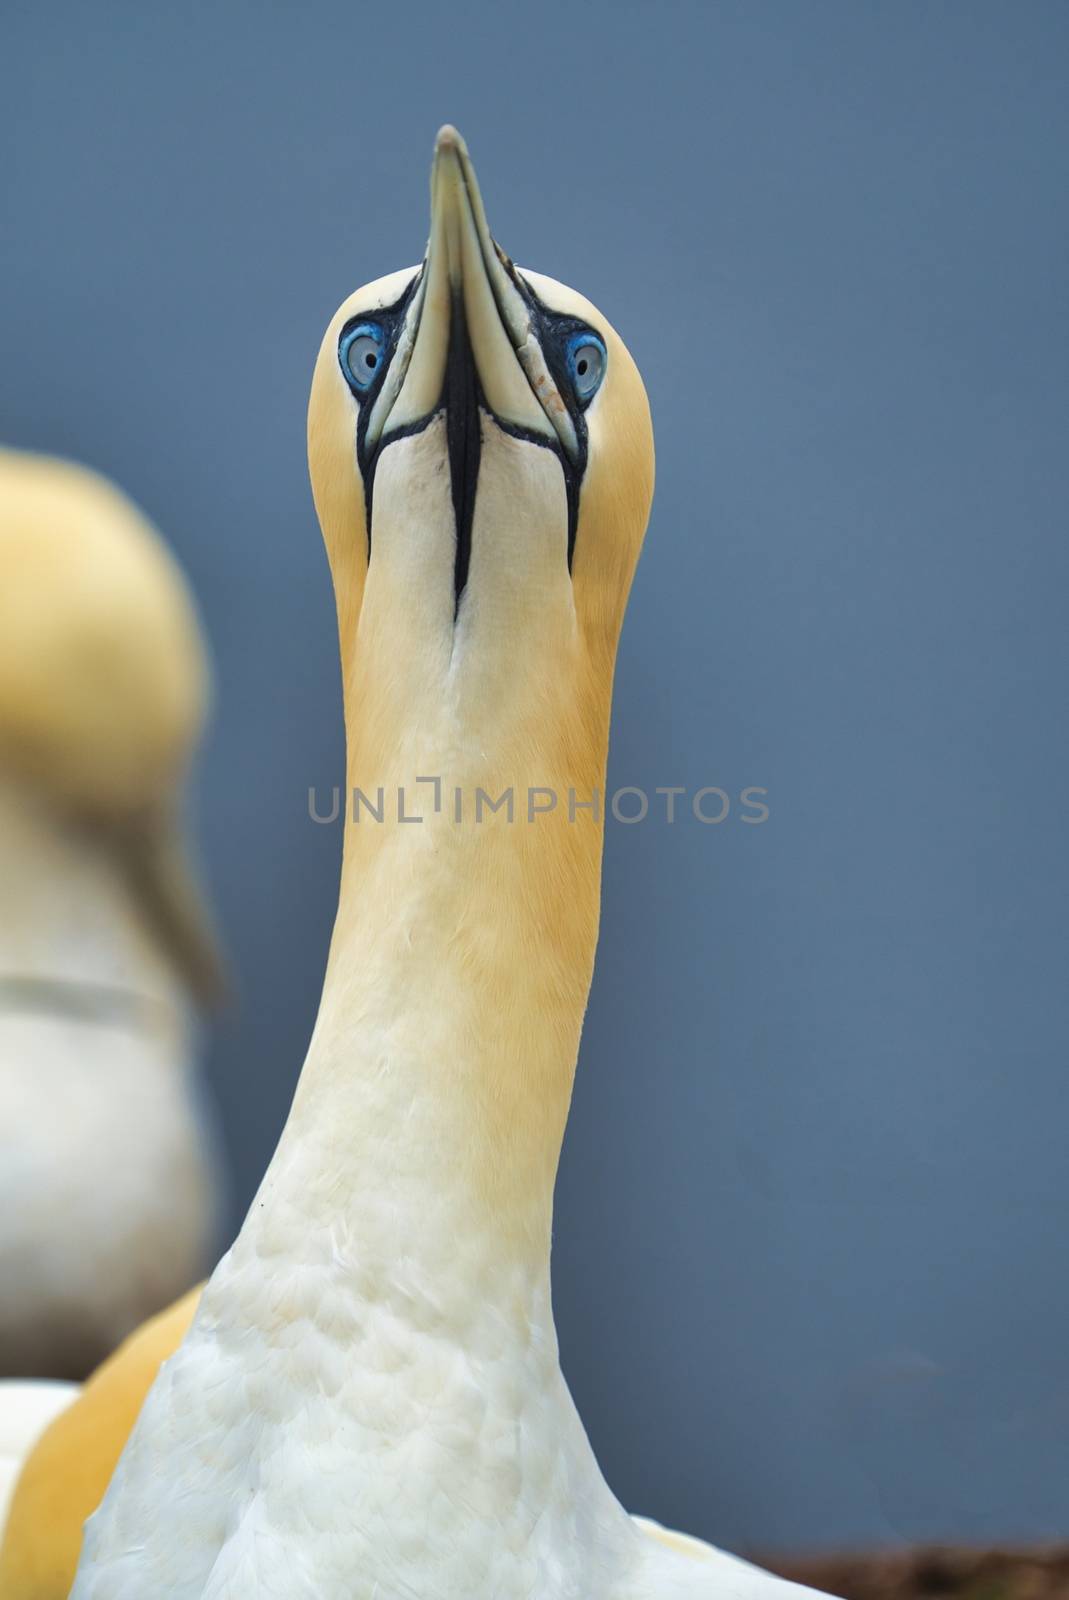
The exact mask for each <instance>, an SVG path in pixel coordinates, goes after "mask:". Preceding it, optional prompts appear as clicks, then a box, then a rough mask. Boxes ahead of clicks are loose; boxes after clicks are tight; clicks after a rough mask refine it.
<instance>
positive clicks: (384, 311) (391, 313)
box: [338, 267, 424, 561]
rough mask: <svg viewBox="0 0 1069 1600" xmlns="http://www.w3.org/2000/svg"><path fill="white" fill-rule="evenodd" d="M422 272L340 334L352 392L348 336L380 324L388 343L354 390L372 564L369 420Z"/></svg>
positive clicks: (358, 455)
mask: <svg viewBox="0 0 1069 1600" xmlns="http://www.w3.org/2000/svg"><path fill="white" fill-rule="evenodd" d="M423 273H424V268H423V267H421V268H420V269H419V271H418V272H417V273H416V274H415V276H414V277H413V279H412V281H411V283H410V284H409V285H408V288H407V289H406V290H405V292H404V294H403V295H402V296H401V298H400V299H399V300H395V301H394V303H393V305H392V306H383V307H381V308H380V309H379V310H377V311H363V312H360V313H358V315H356V316H355V317H350V318H349V320H348V322H347V323H346V324H345V326H344V327H343V328H342V330H341V333H340V334H339V335H338V364H339V366H340V367H341V370H342V377H343V378H344V379H345V381H346V383H348V384H349V387H350V389H352V383H351V382H350V377H349V373H348V372H347V371H346V370H345V363H344V361H342V359H341V351H342V346H343V345H344V343H345V337H346V335H347V334H348V333H349V332H350V331H351V330H352V329H353V328H355V327H357V326H358V325H359V324H360V323H362V322H377V323H378V324H379V325H380V326H381V327H382V329H383V331H384V332H385V335H386V342H385V344H384V345H383V348H382V357H381V360H380V361H379V364H378V368H377V370H376V372H375V376H374V378H373V379H372V380H371V383H370V384H369V386H368V387H367V388H366V389H363V390H361V391H360V392H359V393H357V392H356V390H353V393H354V395H355V397H356V399H357V401H358V402H359V404H358V407H357V413H356V461H357V466H358V467H359V469H360V476H361V478H362V479H363V482H364V521H365V523H366V525H367V547H368V560H369V561H370V559H371V494H372V490H373V488H374V484H375V462H376V460H377V459H378V451H377V450H374V451H372V452H371V454H370V455H369V454H368V451H367V445H366V438H367V425H368V422H369V421H370V418H371V412H372V410H373V408H374V405H375V401H376V399H377V398H378V394H379V390H380V389H381V388H382V385H383V383H384V382H385V381H386V374H387V373H388V372H389V370H390V366H391V364H392V362H393V358H394V355H395V354H396V351H397V340H398V338H399V337H400V333H401V329H402V328H403V327H404V325H405V315H406V313H407V311H408V307H409V304H410V302H411V300H412V296H413V295H414V294H415V292H416V290H417V288H418V287H419V284H420V281H421V279H422V277H423Z"/></svg>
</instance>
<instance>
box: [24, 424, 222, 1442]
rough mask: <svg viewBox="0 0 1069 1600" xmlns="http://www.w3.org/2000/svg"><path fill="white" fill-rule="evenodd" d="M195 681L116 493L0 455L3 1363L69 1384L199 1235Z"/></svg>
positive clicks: (174, 1271)
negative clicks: (188, 776)
mask: <svg viewBox="0 0 1069 1600" xmlns="http://www.w3.org/2000/svg"><path fill="white" fill-rule="evenodd" d="M207 688H208V677H207V668H206V662H205V655H204V648H203V644H202V641H201V637H200V632H199V628H198V624H197V621H196V617H195V615H194V611H193V606H192V603H191V599H190V595H189V592H188V589H187V587H186V584H185V582H184V580H183V578H182V576H181V574H180V573H179V571H178V569H177V567H176V566H175V564H174V562H173V560H172V559H171V557H170V555H169V554H168V552H167V551H166V550H165V548H164V546H163V544H162V542H161V541H160V539H159V537H158V536H157V534H156V533H155V531H154V530H153V529H152V528H150V527H149V525H148V524H147V523H146V522H145V520H144V518H143V517H142V516H141V515H140V514H139V513H138V512H137V511H136V510H135V508H134V507H133V506H132V505H131V503H130V502H129V501H128V500H127V499H126V498H125V497H124V496H123V495H121V494H120V493H119V492H118V491H117V490H116V489H114V488H113V487H112V486H111V485H110V484H108V483H106V482H105V481H104V480H103V479H101V478H100V477H98V476H97V475H96V474H94V473H91V472H89V471H86V470H85V469H84V468H81V467H77V466H74V465H71V464H69V463H66V462H60V461H56V460H50V459H48V458H46V457H43V456H31V455H23V454H20V453H17V452H14V451H7V450H3V451H0V1377H10V1376H11V1375H12V1374H29V1373H33V1374H44V1375H50V1376H53V1377H56V1376H63V1375H70V1376H82V1375H84V1373H86V1372H87V1371H89V1369H90V1368H91V1367H92V1366H93V1365H95V1363H96V1362H97V1361H99V1360H100V1358H101V1357H102V1356H103V1355H104V1354H106V1353H107V1351H109V1350H111V1349H113V1348H114V1346H115V1344H116V1342H117V1340H118V1339H120V1338H122V1336H123V1335H124V1334H125V1333H127V1332H128V1331H129V1329H130V1328H131V1327H133V1326H135V1325H136V1324H137V1323H138V1322H140V1321H141V1320H142V1319H143V1318H144V1317H145V1316H147V1315H149V1314H150V1313H151V1312H152V1311H154V1310H157V1309H158V1308H159V1307H160V1306H162V1305H165V1304H167V1303H168V1302H169V1301H170V1300H172V1299H173V1298H174V1296H175V1295H176V1294H177V1293H179V1292H180V1291H181V1290H182V1289H183V1288H187V1287H188V1286H189V1285H190V1284H191V1283H192V1282H194V1280H195V1279H196V1277H197V1276H198V1273H199V1272H200V1271H201V1270H203V1266H204V1264H205V1263H204V1256H205V1252H206V1250H209V1249H210V1247H211V1243H212V1235H213V1232H214V1222H215V1208H216V1190H215V1174H214V1170H213V1166H214V1163H213V1162H212V1160H211V1159H210V1156H209V1147H208V1146H207V1145H206V1142H205V1141H206V1134H207V1132H208V1130H207V1129H206V1127H205V1125H204V1120H203V1115H202V1108H201V1106H200V1103H199V1099H198V1094H197V1092H196V1086H195V1084H194V1082H193V1079H192V1076H191V1055H192V1048H193V1039H192V1024H193V1014H192V1013H193V1006H194V1002H197V1001H201V1000H204V999H206V998H207V997H208V996H210V995H211V994H213V993H214V991H215V989H216V986H217V981H218V968H217V964H216V956H215V950H214V945H213V940H212V935H211V932H210V928H209V925H208V922H207V919H206V916H205V913H204V911H203V909H202V906H201V902H200V899H199V891H198V889H197V887H196V883H195V880H194V878H193V875H192V873H191V869H190V867H189V865H188V864H187V862H186V859H185V852H184V847H183V841H182V836H181V828H180V822H179V816H178V809H179V802H180V786H181V783H182V780H183V778H184V775H185V769H186V765H187V762H188V758H189V756H190V753H191V750H192V748H193V745H194V744H195V742H196V739H197V736H198V734H199V731H200V728H201V724H202V721H203V716H204V710H205V702H206V695H207ZM5 1393H6V1396H7V1400H8V1402H9V1406H8V1413H7V1415H8V1426H7V1427H6V1428H5V1424H4V1420H3V1416H2V1414H0V1455H2V1454H3V1451H4V1448H5V1439H7V1440H8V1445H7V1447H8V1448H12V1444H11V1440H10V1437H9V1435H10V1434H11V1432H12V1429H11V1425H10V1416H11V1407H13V1406H15V1405H16V1400H15V1398H14V1397H13V1395H12V1392H11V1391H10V1390H7V1391H5ZM33 1404H34V1402H33V1398H32V1391H24V1392H21V1393H20V1394H19V1396H18V1400H17V1405H18V1407H19V1408H20V1413H21V1414H22V1415H23V1416H24V1417H26V1418H27V1419H32V1411H33ZM45 1410H46V1412H47V1403H46V1405H45ZM18 1432H19V1429H18V1428H15V1429H14V1435H15V1437H16V1438H17V1436H18Z"/></svg>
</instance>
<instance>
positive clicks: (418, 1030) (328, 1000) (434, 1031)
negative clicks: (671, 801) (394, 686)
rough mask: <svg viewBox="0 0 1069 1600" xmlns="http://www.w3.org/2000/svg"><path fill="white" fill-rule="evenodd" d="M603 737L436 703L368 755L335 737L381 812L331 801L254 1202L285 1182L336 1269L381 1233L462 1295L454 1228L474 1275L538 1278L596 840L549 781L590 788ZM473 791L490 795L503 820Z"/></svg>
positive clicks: (590, 924)
mask: <svg viewBox="0 0 1069 1600" xmlns="http://www.w3.org/2000/svg"><path fill="white" fill-rule="evenodd" d="M550 720H551V721H552V718H550ZM606 736H607V707H606V708H605V711H604V714H603V715H601V714H598V715H593V716H591V717H588V718H587V719H586V720H585V722H582V723H581V724H573V725H571V726H570V727H568V728H566V729H565V731H564V734H563V736H561V737H558V736H557V735H556V734H554V736H553V737H541V736H539V734H538V733H537V731H536V730H534V729H532V727H531V726H530V725H528V726H527V727H521V728H520V730H519V732H518V736H516V737H512V738H509V739H503V740H502V742H501V744H500V746H499V747H498V748H497V749H496V750H495V749H494V748H493V747H492V746H490V747H488V746H487V743H486V741H485V740H467V739H465V738H464V737H462V736H460V737H458V736H457V733H456V730H455V728H453V727H451V726H450V721H449V716H448V714H443V716H442V718H441V719H434V718H430V719H428V721H425V722H424V724H423V726H422V728H421V729H420V730H419V731H417V732H414V733H413V735H412V736H411V737H410V738H406V737H404V736H401V737H400V738H399V739H397V740H396V741H395V743H394V744H393V745H392V747H391V753H390V755H389V757H384V756H383V755H382V748H383V747H382V745H381V743H376V742H375V741H374V739H373V737H372V733H371V731H369V730H368V729H367V727H366V726H365V725H364V724H361V726H359V727H357V728H355V729H353V728H351V729H350V738H349V780H350V783H349V787H350V800H351V793H352V790H353V789H354V788H356V787H359V788H360V789H361V790H362V791H363V794H364V795H365V796H366V797H367V798H368V799H370V801H371V802H372V803H373V804H375V805H376V806H378V805H379V804H380V796H379V791H380V789H381V791H382V794H381V809H382V814H383V820H382V821H381V822H380V821H377V820H375V818H374V817H373V816H372V815H371V814H370V813H369V811H368V809H367V807H366V806H365V805H364V804H363V802H361V803H360V810H359V817H360V820H358V821H355V820H353V818H352V815H351V807H350V819H349V821H348V822H347V825H346V834H345V849H344V864H343V871H342V885H341V896H340V904H339V910H338V916H337V921H336V924H335V929H334V937H333V942H332V946H331V952H330V960H329V966H328V971H327V976H326V982H325V986H324V993H323V1000H322V1005H321V1009H320V1014H319V1019H318V1022H317V1025H316V1029H315V1034H314V1037H313V1040H312V1044H311V1047H310V1051H309V1055H308V1059H307V1062H306V1065H305V1068H304V1071H303V1073H302V1077H301V1082H300V1085H299V1088H298V1091H297V1095H296V1098H295V1101H294V1106H293V1110H292V1113H291V1118H290V1122H289V1124H288V1126H287V1130H286V1133H285V1134H284V1136H283V1141H282V1144H281V1145H280V1148H279V1151H278V1154H277V1155H276V1159H275V1163H273V1167H274V1169H275V1171H274V1177H272V1174H269V1176H268V1179H267V1181H266V1184H265V1191H264V1192H263V1194H262V1198H265V1199H266V1198H267V1195H268V1194H269V1192H270V1190H271V1188H272V1186H273V1182H274V1181H276V1180H280V1181H282V1182H283V1183H284V1184H285V1185H286V1186H287V1187H289V1186H290V1180H292V1182H293V1183H294V1184H295V1185H296V1188H297V1190H298V1191H299V1194H300V1197H301V1205H302V1206H303V1207H304V1209H305V1210H306V1211H307V1210H308V1209H311V1210H313V1211H316V1212H317V1217H316V1223H317V1224H322V1226H323V1227H324V1228H327V1229H329V1230H330V1232H331V1235H332V1237H333V1238H334V1239H335V1240H336V1241H337V1240H341V1241H344V1240H346V1239H349V1240H351V1241H352V1248H353V1255H352V1259H353V1262H354V1270H359V1266H358V1264H359V1263H361V1262H363V1261H365V1260H366V1257H367V1254H368V1252H370V1253H371V1254H372V1255H374V1254H375V1252H376V1251H377V1249H378V1248H379V1245H380V1244H381V1245H382V1247H383V1248H384V1249H389V1248H391V1247H393V1246H398V1247H399V1246H400V1244H401V1241H403V1251H404V1255H405V1258H406V1259H408V1260H409V1261H418V1262H419V1263H420V1266H419V1268H418V1270H417V1272H416V1277H417V1278H419V1280H420V1281H421V1282H424V1283H431V1282H434V1283H435V1288H434V1289H433V1290H429V1291H428V1292H432V1293H436V1294H437V1293H441V1294H445V1293H446V1292H448V1290H447V1286H448V1285H452V1286H455V1289H456V1292H458V1293H465V1294H468V1293H471V1292H472V1286H471V1285H469V1284H461V1285H458V1284H456V1278H457V1274H456V1272H455V1270H454V1269H453V1267H452V1266H451V1264H450V1263H451V1260H452V1256H453V1253H454V1252H455V1250H456V1249H457V1247H458V1240H462V1241H464V1247H465V1249H467V1250H468V1251H469V1252H471V1251H474V1252H475V1253H477V1254H480V1255H481V1256H482V1257H483V1258H484V1262H485V1269H486V1271H487V1272H488V1273H491V1274H496V1273H498V1272H499V1271H500V1272H501V1273H502V1274H504V1277H505V1279H507V1280H508V1282H509V1283H510V1284H513V1285H515V1283H516V1281H517V1275H518V1277H519V1278H520V1279H524V1278H526V1279H527V1280H529V1284H530V1286H532V1287H533V1285H534V1283H535V1282H538V1283H539V1284H542V1283H545V1284H546V1285H548V1257H549V1236H550V1225H551V1214H552V1195H553V1185H554V1179H555V1175H556V1169H557V1161H558V1157H559V1153H560V1146H561V1139H562V1136H563V1132H564V1125H565V1121H566V1118H567V1113H568V1105H569V1100H570V1095H571V1089H572V1081H573V1075H574V1070H575V1062H576V1054H577V1050H578V1045H579V1035H580V1029H581V1025H582V1019H583V1012H584V1008H585V1004H586V999H587V993H588V990H589V984H590V977H591V971H592V966H593V958H594V948H595V943H596V939H597V924H598V905H599V888H600V863H601V845H602V825H601V819H600V816H597V815H595V813H594V811H593V810H591V809H589V808H587V809H583V807H582V805H581V804H575V803H570V797H569V791H573V796H572V800H573V801H574V802H582V801H589V800H590V798H591V794H592V791H593V790H594V789H595V788H599V787H601V785H602V773H603V769H604V759H605V742H606ZM419 778H423V779H424V780H425V781H423V782H418V781H417V780H418V779H419ZM433 778H437V779H438V780H439V782H438V784H437V785H436V784H435V783H433V782H431V781H426V780H430V779H433ZM480 789H481V790H482V791H483V794H484V796H489V797H490V798H492V799H493V800H494V801H496V802H500V801H501V797H502V796H503V795H504V794H505V793H506V792H507V791H509V790H511V792H512V815H511V818H510V816H509V811H508V805H507V802H506V803H505V804H504V805H501V807H500V809H498V810H497V811H491V810H490V808H489V805H488V804H487V802H486V800H485V798H484V799H483V800H482V801H480V800H479V797H478V791H479V790H480ZM402 790H403V791H404V793H403V798H402V795H401V791H402ZM532 790H535V791H538V792H537V793H536V794H535V797H534V800H533V802H532V800H531V794H530V791H532ZM458 791H459V794H460V796H461V798H460V820H459V821H458V820H457V816H458V809H457V806H458V802H457V794H458ZM550 793H552V794H553V795H554V797H555V799H554V803H553V806H552V810H548V809H547V810H543V809H540V808H542V807H548V806H549V805H550V799H549V795H550ZM532 804H533V808H534V811H533V818H532V811H531V807H532ZM402 815H403V816H404V817H406V818H412V817H418V818H419V820H418V821H405V820H401V816H402ZM286 1174H288V1175H289V1177H288V1178H287V1176H286ZM346 1248H347V1247H346V1245H345V1244H344V1242H343V1243H342V1244H341V1250H342V1252H343V1253H344V1252H345V1250H346ZM391 1270H392V1271H394V1272H396V1262H395V1263H394V1264H393V1267H392V1268H391ZM483 1290H484V1291H487V1292H489V1286H488V1285H487V1284H486V1283H485V1282H484V1284H483Z"/></svg>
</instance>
